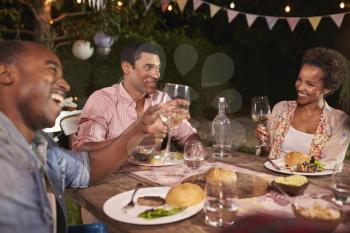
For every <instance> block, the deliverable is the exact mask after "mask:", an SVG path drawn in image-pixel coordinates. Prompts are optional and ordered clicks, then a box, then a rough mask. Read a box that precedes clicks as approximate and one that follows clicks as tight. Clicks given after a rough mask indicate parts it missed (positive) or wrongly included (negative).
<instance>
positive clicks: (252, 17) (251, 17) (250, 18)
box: [245, 14, 258, 27]
mask: <svg viewBox="0 0 350 233" xmlns="http://www.w3.org/2000/svg"><path fill="white" fill-rule="evenodd" d="M245 17H246V19H247V23H248V26H249V27H250V26H252V24H253V23H254V21H255V19H256V17H258V16H257V15H252V14H245Z"/></svg>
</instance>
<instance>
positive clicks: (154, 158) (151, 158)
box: [132, 149, 183, 165]
mask: <svg viewBox="0 0 350 233" xmlns="http://www.w3.org/2000/svg"><path fill="white" fill-rule="evenodd" d="M141 151H142V150H141V149H140V150H139V151H138V152H135V153H133V154H132V156H133V157H134V158H135V160H136V161H138V162H141V163H149V164H153V165H160V164H163V163H164V162H163V161H162V156H163V153H164V151H162V152H161V153H160V154H147V153H142V152H141ZM170 153H171V154H170V157H171V158H172V159H173V160H181V159H183V155H182V153H181V152H170Z"/></svg>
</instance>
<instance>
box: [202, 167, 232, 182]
mask: <svg viewBox="0 0 350 233" xmlns="http://www.w3.org/2000/svg"><path fill="white" fill-rule="evenodd" d="M205 180H206V181H207V182H210V183H230V182H236V181H237V175H236V173H235V172H234V171H232V170H226V169H223V168H213V169H210V170H209V172H208V173H207V174H206V176H205Z"/></svg>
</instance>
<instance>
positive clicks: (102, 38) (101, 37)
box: [94, 31, 114, 48]
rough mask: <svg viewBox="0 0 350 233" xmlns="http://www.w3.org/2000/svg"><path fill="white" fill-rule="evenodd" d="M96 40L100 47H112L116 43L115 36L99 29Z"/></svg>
mask: <svg viewBox="0 0 350 233" xmlns="http://www.w3.org/2000/svg"><path fill="white" fill-rule="evenodd" d="M94 42H95V44H96V45H97V46H98V47H100V48H110V47H111V46H112V44H113V43H114V38H113V37H111V36H108V35H106V34H105V33H104V32H103V31H98V32H96V34H95V36H94Z"/></svg>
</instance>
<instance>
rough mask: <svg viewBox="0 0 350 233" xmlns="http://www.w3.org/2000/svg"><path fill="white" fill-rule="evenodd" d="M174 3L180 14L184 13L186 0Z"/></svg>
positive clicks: (178, 0)
mask: <svg viewBox="0 0 350 233" xmlns="http://www.w3.org/2000/svg"><path fill="white" fill-rule="evenodd" d="M176 2H177V5H178V6H179V8H180V11H181V12H184V9H185V6H186V3H187V0H177V1H176Z"/></svg>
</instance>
